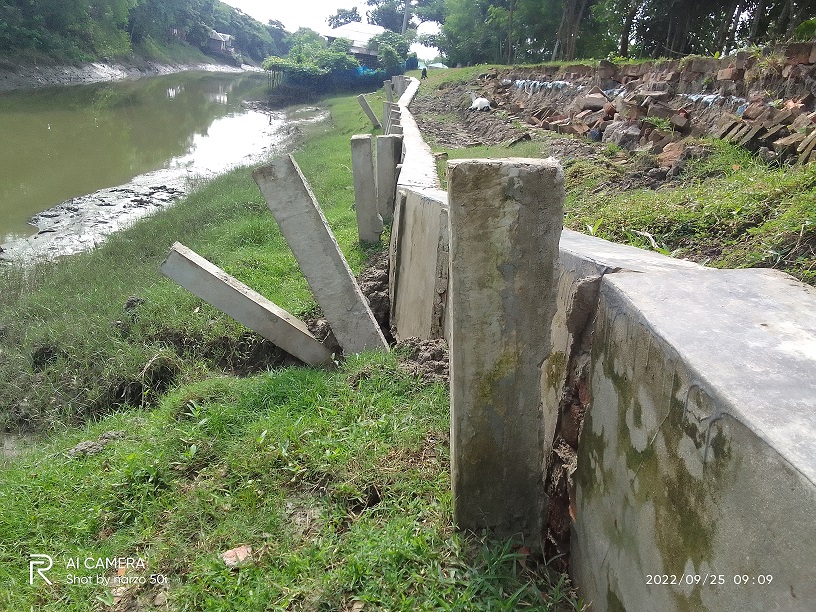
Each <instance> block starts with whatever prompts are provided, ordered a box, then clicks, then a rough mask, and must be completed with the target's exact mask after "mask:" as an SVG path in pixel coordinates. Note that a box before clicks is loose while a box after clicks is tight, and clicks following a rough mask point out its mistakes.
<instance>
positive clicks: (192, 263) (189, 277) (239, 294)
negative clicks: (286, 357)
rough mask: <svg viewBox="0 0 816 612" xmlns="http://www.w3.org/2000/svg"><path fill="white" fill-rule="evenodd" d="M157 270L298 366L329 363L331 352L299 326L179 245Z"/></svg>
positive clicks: (303, 327)
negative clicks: (296, 360)
mask: <svg viewBox="0 0 816 612" xmlns="http://www.w3.org/2000/svg"><path fill="white" fill-rule="evenodd" d="M160 269H161V272H162V274H164V275H165V276H166V277H167V278H169V279H172V280H174V281H176V282H177V283H178V284H179V285H181V286H182V287H184V288H185V289H187V290H188V291H190V292H192V293H194V294H195V295H197V296H198V297H200V298H201V299H202V300H204V301H206V302H208V303H210V304H212V305H213V306H215V307H216V308H217V309H218V310H220V311H221V312H223V313H226V314H228V315H229V316H231V317H232V318H233V319H235V320H236V321H238V322H239V323H243V324H244V325H246V326H247V327H248V328H250V329H252V330H254V331H256V332H258V333H259V334H260V335H261V336H263V337H264V338H266V339H267V340H270V341H272V342H273V343H275V344H276V345H277V346H279V347H280V348H282V349H283V350H285V351H286V352H287V353H289V354H290V355H293V356H295V357H297V358H298V359H300V360H301V361H302V362H304V363H308V364H310V365H320V364H330V363H331V358H332V355H331V351H329V349H327V348H326V347H325V346H323V345H322V344H320V342H319V341H318V340H317V338H315V337H314V336H313V335H312V334H311V332H310V331H309V329H308V328H307V327H306V325H305V324H304V323H303V322H301V321H300V320H298V319H296V318H295V317H294V316H292V315H291V314H289V313H288V312H286V311H285V310H284V309H283V308H280V307H279V306H278V305H277V304H275V303H274V302H271V301H269V300H268V299H266V298H265V297H264V296H262V295H261V294H259V293H257V292H256V291H253V290H252V289H250V288H249V287H247V286H246V285H244V284H243V283H241V282H239V281H237V280H236V279H234V278H233V277H232V276H230V275H229V274H227V273H226V272H224V271H223V270H222V269H221V268H219V267H218V266H216V265H215V264H213V263H210V262H209V261H207V260H206V259H204V258H203V257H201V255H199V254H198V253H196V252H195V251H192V250H190V249H188V248H187V247H186V246H184V245H183V244H181V243H178V242H176V243H175V244H174V245H173V247H172V248H171V249H170V253H169V255H168V256H167V259H165V260H164V261H163V262H162V264H161V268H160Z"/></svg>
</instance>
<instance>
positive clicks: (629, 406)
mask: <svg viewBox="0 0 816 612" xmlns="http://www.w3.org/2000/svg"><path fill="white" fill-rule="evenodd" d="M413 85H414V83H412V84H411V85H410V86H409V89H408V91H407V92H406V95H407V94H409V93H411V87H413ZM414 90H415V89H414ZM404 100H405V96H403V98H401V99H400V105H401V106H403V109H402V110H403V112H402V125H403V126H405V127H406V129H405V159H406V160H408V159H410V160H411V164H410V167H411V170H409V172H408V173H407V174H406V170H405V165H404V166H403V171H402V174H401V175H400V182H399V187H398V189H399V191H400V197H399V198H398V203H397V210H398V213H397V218H396V219H395V225H394V227H393V228H392V237H391V238H392V243H391V247H392V248H391V264H392V269H393V270H394V272H393V273H392V279H391V291H392V293H391V295H392V300H393V302H394V303H393V304H392V308H393V309H394V312H395V313H397V314H396V316H395V319H394V323H395V325H396V328H397V329H396V331H397V336H398V337H400V336H402V337H405V336H406V335H411V336H420V337H425V338H429V337H439V336H441V335H443V334H444V332H445V328H444V325H442V326H441V328H440V325H439V324H438V321H439V320H440V318H439V317H440V316H441V317H442V319H441V320H443V321H444V320H445V319H446V318H447V315H446V312H447V306H448V305H447V295H448V294H447V292H446V293H445V294H444V297H445V299H441V297H440V296H442V294H441V293H439V292H438V290H439V287H440V286H441V284H442V283H443V280H444V281H445V282H446V279H447V277H446V276H444V273H443V272H442V271H441V270H440V269H439V262H440V253H443V252H445V249H444V245H445V241H446V239H447V237H446V236H445V232H444V231H442V232H439V231H438V230H439V229H441V228H443V227H444V220H443V219H444V218H445V217H446V214H445V213H446V209H445V206H446V199H445V198H444V196H443V194H440V193H439V192H438V191H434V192H433V193H434V195H433V197H431V196H430V195H429V191H428V190H429V189H433V188H434V187H435V185H433V184H429V180H430V176H429V175H430V174H434V170H435V168H434V160H433V157H432V155H431V154H430V151H429V150H428V149H427V146H426V145H424V143H422V145H418V143H417V140H416V138H414V136H412V135H411V132H412V129H415V124H414V126H413V128H411V127H408V126H410V124H411V123H412V119H411V118H410V113H409V112H408V111H407V108H405V107H404V105H403V101H404ZM406 104H407V102H406ZM416 137H418V138H419V140H420V141H421V137H420V136H419V134H418V131H417V134H416ZM415 144H417V147H416V148H415V147H414V145H415ZM423 145H424V146H423ZM557 274H558V284H557V290H556V303H557V312H556V315H555V318H554V320H553V323H552V329H551V333H550V339H551V344H552V352H551V353H550V355H549V357H548V358H547V359H546V360H545V361H544V362H543V363H542V367H541V396H542V407H541V411H542V412H541V414H542V429H543V430H544V431H543V433H542V436H541V439H542V440H544V443H545V444H547V445H548V448H547V450H548V451H549V452H547V453H545V456H547V457H548V459H547V460H546V461H545V462H544V465H542V466H541V477H542V478H546V480H547V483H548V484H547V486H548V489H547V491H548V496H549V498H550V499H549V508H550V515H549V516H548V517H547V518H548V523H549V531H548V534H547V536H548V537H549V538H550V541H551V542H554V543H555V544H556V545H564V546H566V547H567V549H568V550H569V551H570V552H571V559H572V573H573V577H574V579H575V582H576V584H577V586H578V588H579V590H580V591H581V593H582V595H583V596H584V597H585V598H586V599H587V600H588V601H590V602H591V604H592V609H593V610H598V611H605V610H629V611H632V612H635V611H638V612H639V611H643V610H648V611H652V610H654V611H658V610H659V611H685V610H694V611H695V612H696V611H700V610H710V611H715V610H811V609H813V602H814V601H816V578H814V572H813V567H812V566H813V562H812V557H813V551H814V550H816V523H814V521H813V516H814V515H815V514H814V513H815V512H816V319H814V317H813V313H814V312H816V292H815V291H814V290H813V289H812V288H810V287H806V286H804V285H802V284H801V283H799V282H797V281H796V280H795V279H793V278H791V277H789V276H787V275H785V274H781V273H778V272H774V271H769V270H712V269H708V268H704V267H702V266H698V265H696V264H693V263H690V262H686V261H682V260H676V259H671V258H668V257H664V256H662V255H659V254H657V253H653V252H647V251H643V250H640V249H636V248H633V247H628V246H624V245H618V244H612V243H609V242H606V241H603V240H600V239H597V238H594V237H591V236H585V235H581V234H577V233H575V232H570V231H564V232H563V233H562V236H561V243H560V249H559V260H558V267H557ZM434 308H436V310H434ZM440 310H441V313H440ZM419 312H421V313H423V314H422V315H421V316H420V315H418V314H416V313H419ZM412 313H414V314H412ZM427 313H434V314H433V316H430V315H428V314H427ZM435 321H436V323H434V322H435ZM455 375H456V374H455V372H454V376H455ZM553 415H555V417H556V418H552V416H553ZM487 485H489V483H486V486H487ZM542 511H543V509H542ZM559 512H560V514H559ZM559 522H560V526H559V524H558V523H559ZM542 537H544V534H542ZM665 582H669V583H678V584H664V583H665Z"/></svg>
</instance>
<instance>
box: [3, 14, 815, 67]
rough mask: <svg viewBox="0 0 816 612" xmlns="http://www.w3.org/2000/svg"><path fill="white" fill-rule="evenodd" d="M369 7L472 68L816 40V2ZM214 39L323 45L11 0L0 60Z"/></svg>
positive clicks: (220, 18) (381, 21)
mask: <svg viewBox="0 0 816 612" xmlns="http://www.w3.org/2000/svg"><path fill="white" fill-rule="evenodd" d="M406 2H408V4H407V5H406ZM367 7H368V10H366V11H365V19H366V20H367V21H368V22H369V23H373V24H376V25H380V26H383V27H385V28H386V29H388V30H390V31H393V32H396V33H401V34H402V33H404V35H405V37H406V40H407V41H409V42H410V41H411V40H413V39H415V38H416V30H415V28H416V26H417V25H418V24H419V23H421V22H423V21H436V22H438V23H440V24H441V31H440V33H439V34H435V35H431V36H420V37H419V39H418V40H419V42H422V43H424V44H427V45H429V46H434V47H437V48H439V49H440V51H441V53H442V55H443V56H444V57H445V59H446V60H447V61H448V62H449V63H451V64H462V65H468V64H476V63H535V62H541V61H547V60H572V59H574V58H578V57H584V58H590V57H594V58H601V57H610V56H615V57H642V58H651V57H677V56H682V55H687V54H699V55H716V54H723V53H727V52H729V51H731V50H733V49H736V48H744V47H748V46H751V45H765V44H772V43H776V42H780V41H785V40H790V39H796V38H798V39H811V38H813V37H814V35H816V0H367ZM362 20H363V16H362V15H360V14H359V12H358V11H357V9H356V8H353V9H340V10H338V11H337V13H336V14H335V15H328V16H327V18H326V21H327V24H328V25H330V26H332V27H337V26H339V25H343V24H344V23H348V22H350V21H362ZM213 29H215V30H217V31H219V32H224V33H228V34H231V35H232V36H233V37H234V40H233V44H234V46H235V48H236V49H237V50H238V51H239V52H240V53H241V54H243V55H244V56H245V57H246V58H248V59H251V60H254V61H256V62H261V61H263V60H264V59H265V58H267V57H273V56H274V57H280V58H286V57H287V56H288V54H289V52H290V50H291V49H292V48H293V46H297V45H298V44H300V46H301V48H302V47H303V46H304V43H303V39H304V38H306V39H308V38H309V37H313V36H316V33H315V32H312V31H309V30H306V31H304V30H300V31H298V32H295V33H289V32H287V31H286V30H285V29H284V27H283V25H282V24H281V23H280V22H279V21H270V22H269V23H267V24H261V23H260V22H258V21H256V20H255V19H253V18H252V17H250V16H248V15H245V14H244V13H243V12H241V11H240V10H237V9H234V8H233V7H230V6H228V5H226V4H224V3H222V2H219V0H0V53H3V54H5V55H12V56H13V55H17V56H22V55H25V54H26V53H27V52H28V51H30V50H35V51H38V52H41V53H43V54H45V55H50V56H53V57H57V58H61V59H73V60H78V61H82V60H85V61H87V60H94V59H99V58H103V59H104V58H118V57H125V56H128V55H129V54H130V53H131V52H132V51H133V50H134V49H137V50H138V49H139V48H149V47H150V45H151V43H157V44H158V45H159V46H162V45H170V44H172V43H174V42H175V41H176V40H177V39H178V38H179V37H180V38H183V39H184V40H185V41H186V42H187V43H189V44H192V45H194V46H197V47H199V48H201V49H206V46H207V40H208V38H209V35H210V32H211V31H212V30H213ZM299 40H300V43H298V41H299ZM322 44H323V46H324V47H325V43H322ZM312 47H314V45H312ZM385 47H392V45H391V44H387V45H385ZM334 52H336V50H335V51H334ZM389 53H390V52H389V50H388V49H385V55H389ZM312 55H314V54H312ZM324 55H326V54H325V53H324ZM400 55H402V54H400ZM301 56H302V54H301ZM324 60H325V61H324ZM320 61H321V63H325V62H326V61H328V62H339V61H340V60H339V58H337V57H336V56H335V57H328V56H326V57H322V58H321V60H320ZM389 61H391V58H390V56H389Z"/></svg>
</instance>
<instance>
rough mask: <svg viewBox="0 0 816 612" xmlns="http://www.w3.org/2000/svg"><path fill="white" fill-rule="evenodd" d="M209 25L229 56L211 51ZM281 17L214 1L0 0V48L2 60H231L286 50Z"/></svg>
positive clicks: (259, 58)
mask: <svg viewBox="0 0 816 612" xmlns="http://www.w3.org/2000/svg"><path fill="white" fill-rule="evenodd" d="M213 30H216V31H218V32H226V33H228V34H230V35H231V36H232V39H231V41H230V43H231V45H232V48H233V49H234V50H235V53H226V54H225V53H222V52H221V51H220V50H219V49H215V50H214V51H213V50H212V47H211V42H210V35H211V33H212V31H213ZM288 35H289V33H288V32H286V31H285V30H284V28H283V25H282V24H281V23H280V22H274V21H273V22H270V23H268V24H266V25H264V24H261V23H259V22H258V21H256V20H255V19H253V18H252V17H250V16H249V15H246V14H244V13H243V12H241V11H239V10H236V9H234V8H233V7H231V6H229V5H227V4H224V3H223V2H218V0H101V1H100V2H94V3H87V2H85V3H83V2H67V1H65V0H42V1H39V2H23V1H21V0H0V53H2V55H3V56H4V57H5V58H6V59H7V60H12V61H13V59H14V58H18V59H20V60H22V61H26V60H30V59H31V57H32V54H34V56H35V57H37V58H39V60H40V61H43V60H49V59H50V60H51V61H53V62H56V63H58V62H87V61H94V60H104V61H112V60H118V61H132V60H134V59H138V58H143V57H144V58H147V59H153V58H154V57H155V56H157V55H158V56H159V57H160V58H167V59H172V60H175V61H180V60H184V59H186V58H187V54H189V52H190V51H189V50H190V49H196V50H198V51H200V52H205V53H210V54H214V55H215V56H216V57H217V59H219V60H222V61H225V60H226V61H231V62H233V63H236V62H240V61H242V60H246V61H255V62H258V63H260V62H261V60H263V58H265V57H267V56H268V55H276V54H280V53H285V52H286V51H287V49H288V44H287V42H286V39H287V37H288Z"/></svg>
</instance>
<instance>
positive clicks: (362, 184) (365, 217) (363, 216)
mask: <svg viewBox="0 0 816 612" xmlns="http://www.w3.org/2000/svg"><path fill="white" fill-rule="evenodd" d="M351 169H352V173H353V174H354V209H355V211H356V213H357V234H358V235H359V237H360V242H379V241H380V236H382V232H383V220H382V217H381V216H380V215H379V213H378V212H377V185H376V183H375V182H374V156H373V153H372V149H371V135H370V134H358V135H356V136H352V137H351Z"/></svg>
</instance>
